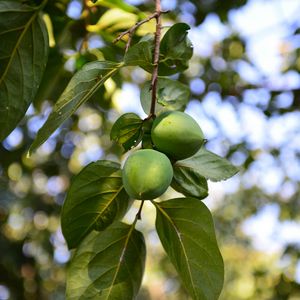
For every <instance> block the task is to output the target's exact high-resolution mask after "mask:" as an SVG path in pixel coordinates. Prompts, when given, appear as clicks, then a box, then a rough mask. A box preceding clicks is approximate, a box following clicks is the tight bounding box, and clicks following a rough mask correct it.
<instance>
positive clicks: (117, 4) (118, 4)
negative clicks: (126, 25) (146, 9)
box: [92, 0, 138, 12]
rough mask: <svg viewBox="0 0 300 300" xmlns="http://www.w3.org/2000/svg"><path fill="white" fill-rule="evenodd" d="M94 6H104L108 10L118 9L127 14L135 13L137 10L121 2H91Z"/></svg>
mask: <svg viewBox="0 0 300 300" xmlns="http://www.w3.org/2000/svg"><path fill="white" fill-rule="evenodd" d="M92 2H93V3H95V4H96V5H101V6H106V7H109V8H120V9H122V10H124V11H127V12H137V11H138V8H137V7H135V6H133V5H130V4H128V3H126V2H125V1H123V0H92Z"/></svg>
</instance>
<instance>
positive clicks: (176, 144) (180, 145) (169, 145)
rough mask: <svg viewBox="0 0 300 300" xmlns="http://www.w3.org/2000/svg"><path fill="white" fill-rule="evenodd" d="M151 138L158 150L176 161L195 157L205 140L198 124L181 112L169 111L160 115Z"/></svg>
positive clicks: (155, 122)
mask: <svg viewBox="0 0 300 300" xmlns="http://www.w3.org/2000/svg"><path fill="white" fill-rule="evenodd" d="M151 137H152V142H153V144H154V145H155V147H156V149H157V150H159V151H161V152H163V153H165V154H167V155H168V156H169V157H171V158H173V159H176V160H180V159H185V158H188V157H190V156H192V155H194V154H195V153H196V152H197V151H198V150H199V149H200V147H201V146H202V144H203V138H204V136H203V132H202V130H201V128H200V126H199V125H198V123H197V122H196V121H195V120H194V119H193V118H192V117H191V116H189V115H188V114H186V113H183V112H180V111H167V112H164V113H162V114H161V115H159V116H158V117H157V118H156V119H155V120H154V123H153V127H152V131H151Z"/></svg>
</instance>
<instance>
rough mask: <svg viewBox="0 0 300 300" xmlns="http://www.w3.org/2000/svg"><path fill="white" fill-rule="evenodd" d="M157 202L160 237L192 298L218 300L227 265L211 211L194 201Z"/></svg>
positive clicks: (186, 199) (185, 199) (188, 199)
mask: <svg viewBox="0 0 300 300" xmlns="http://www.w3.org/2000/svg"><path fill="white" fill-rule="evenodd" d="M153 203H154V204H155V207H156V212H157V215H156V229H157V232H158V235H159V238H160V240H161V242H162V245H163V247H164V249H165V250H166V252H167V254H168V256H169V257H170V259H171V261H172V263H173V265H174V266H175V268H176V270H177V272H178V274H179V276H180V277H181V280H182V281H183V283H184V285H185V287H186V289H187V290H188V292H189V294H190V295H191V297H192V298H193V299H197V300H204V299H205V300H216V299H218V297H219V295H220V292H221V290H222V286H223V281H224V264H223V259H222V256H221V254H220V251H219V248H218V244H217V241H216V236H215V230H214V224H213V219H212V216H211V213H210V211H209V210H208V208H207V207H206V206H205V205H204V203H203V202H201V201H198V200H197V199H194V198H177V199H171V200H168V201H164V202H161V203H155V202H153Z"/></svg>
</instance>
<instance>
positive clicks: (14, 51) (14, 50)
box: [0, 10, 39, 85]
mask: <svg viewBox="0 0 300 300" xmlns="http://www.w3.org/2000/svg"><path fill="white" fill-rule="evenodd" d="M38 13H39V11H38V10H37V11H36V12H35V13H34V14H33V15H32V17H31V18H30V19H29V21H28V23H27V24H26V25H25V26H24V30H23V32H22V33H21V34H20V36H19V38H18V40H17V43H16V45H15V47H14V49H13V51H12V54H11V56H10V59H9V61H8V64H7V66H6V68H5V71H4V72H3V75H2V76H1V78H0V85H1V83H2V81H3V80H4V78H5V76H6V74H7V72H8V70H9V68H10V65H11V63H12V61H13V58H14V56H15V54H16V51H17V49H18V47H19V45H20V43H21V41H22V39H23V37H24V35H25V34H26V33H27V30H28V28H29V27H30V25H31V24H32V22H33V21H34V19H35V18H36V16H37V14H38Z"/></svg>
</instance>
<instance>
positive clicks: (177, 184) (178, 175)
mask: <svg viewBox="0 0 300 300" xmlns="http://www.w3.org/2000/svg"><path fill="white" fill-rule="evenodd" d="M173 171H174V176H173V180H172V187H173V189H175V190H176V191H177V192H179V193H182V194H183V195H185V196H191V197H196V198H198V199H204V198H205V197H207V196H208V186H207V181H206V179H205V178H204V177H203V176H202V175H200V174H199V173H198V172H197V170H196V169H191V168H188V167H184V166H178V165H176V164H175V165H174V166H173Z"/></svg>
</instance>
